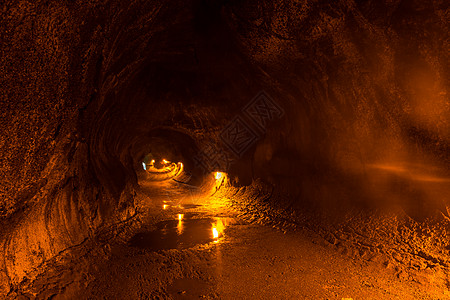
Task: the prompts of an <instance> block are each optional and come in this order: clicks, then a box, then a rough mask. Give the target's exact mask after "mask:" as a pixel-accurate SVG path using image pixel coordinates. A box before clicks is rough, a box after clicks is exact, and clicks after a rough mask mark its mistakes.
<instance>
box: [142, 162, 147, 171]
mask: <svg viewBox="0 0 450 300" xmlns="http://www.w3.org/2000/svg"><path fill="white" fill-rule="evenodd" d="M142 167H143V168H144V170H147V165H146V164H145V162H143V163H142Z"/></svg>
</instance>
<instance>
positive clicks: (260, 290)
mask: <svg viewBox="0 0 450 300" xmlns="http://www.w3.org/2000/svg"><path fill="white" fill-rule="evenodd" d="M158 184H159V185H160V186H159V187H161V186H163V185H165V184H167V183H158ZM174 184H176V183H173V182H172V183H170V185H172V188H173V189H172V190H173V191H175V192H173V193H172V195H169V197H166V196H167V195H165V194H164V193H162V194H161V191H163V190H166V189H161V188H158V189H156V190H153V189H152V186H147V187H145V186H143V195H147V196H148V197H150V198H152V199H153V201H149V202H148V203H147V208H148V209H149V212H150V211H152V213H148V215H147V216H144V217H143V220H145V219H146V218H147V220H150V219H151V220H153V223H152V225H150V226H145V223H144V225H143V226H142V227H141V228H140V229H139V230H137V232H136V233H135V234H134V235H133V236H132V237H131V238H130V239H129V240H128V241H127V242H126V243H122V244H114V245H111V247H110V249H109V253H110V254H109V255H108V259H107V260H106V261H105V262H104V263H101V264H98V265H97V266H95V268H94V269H92V270H90V271H89V276H90V279H89V282H87V283H85V286H84V287H83V288H82V289H80V288H78V289H76V290H74V291H72V290H71V289H70V288H68V289H67V292H66V293H65V295H66V296H68V295H70V297H76V298H78V299H113V298H114V299H450V295H449V293H448V292H447V291H445V290H430V289H429V287H427V286H424V284H423V283H419V282H415V281H413V280H410V279H408V278H403V277H401V276H398V272H397V269H395V267H394V266H392V265H391V264H386V263H385V262H383V261H378V260H377V259H371V260H367V259H366V260H362V259H357V258H352V257H349V255H348V253H346V252H345V251H338V249H337V248H336V247H335V246H334V245H331V244H329V243H327V242H325V241H324V240H323V239H322V238H321V237H319V236H317V235H315V234H314V233H312V232H308V231H297V232H288V233H283V232H281V231H279V230H277V229H274V228H271V227H268V226H263V225H255V224H251V223H248V222H246V221H244V220H242V219H240V218H239V217H237V214H236V212H234V211H233V209H231V208H230V207H229V206H227V203H226V201H225V200H223V199H217V198H215V197H209V198H203V199H199V198H196V194H195V191H190V192H189V191H188V192H187V191H186V189H185V187H183V188H181V187H178V188H174V186H173V185H174ZM147 188H148V190H147ZM183 189H184V191H183ZM177 193H178V194H177ZM164 195H165V196H164ZM177 195H178V196H183V197H181V198H180V197H178V196H177ZM170 196H171V197H170ZM144 198H145V197H144ZM144 198H143V199H144ZM144 200H145V199H144ZM144 206H145V205H144ZM157 207H159V210H157ZM144 215H145V214H144ZM155 220H159V221H155ZM55 298H56V299H58V298H61V299H63V298H65V296H64V293H63V294H61V295H58V296H56V297H55Z"/></svg>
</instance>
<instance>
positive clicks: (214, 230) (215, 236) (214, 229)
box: [212, 227, 219, 239]
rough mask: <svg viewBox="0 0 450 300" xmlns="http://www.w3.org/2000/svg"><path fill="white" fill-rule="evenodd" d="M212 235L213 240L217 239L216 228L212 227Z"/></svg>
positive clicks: (217, 232)
mask: <svg viewBox="0 0 450 300" xmlns="http://www.w3.org/2000/svg"><path fill="white" fill-rule="evenodd" d="M212 233H213V238H215V239H217V238H218V237H219V231H217V228H215V227H213V229H212Z"/></svg>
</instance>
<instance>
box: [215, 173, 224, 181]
mask: <svg viewBox="0 0 450 300" xmlns="http://www.w3.org/2000/svg"><path fill="white" fill-rule="evenodd" d="M222 177H223V173H222V172H216V180H220V179H221V178H222Z"/></svg>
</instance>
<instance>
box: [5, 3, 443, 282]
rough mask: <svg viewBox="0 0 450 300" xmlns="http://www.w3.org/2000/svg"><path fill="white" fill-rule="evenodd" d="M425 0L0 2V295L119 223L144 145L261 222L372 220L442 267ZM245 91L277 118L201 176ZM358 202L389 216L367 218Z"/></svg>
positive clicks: (439, 94) (433, 31) (436, 12)
mask: <svg viewBox="0 0 450 300" xmlns="http://www.w3.org/2000/svg"><path fill="white" fill-rule="evenodd" d="M425 2H426V3H425ZM425 2H424V3H417V2H408V1H394V2H375V1H356V2H354V1H344V0H343V1H337V2H335V3H333V4H330V3H327V1H315V2H313V3H307V2H304V3H303V4H301V5H300V4H299V5H296V4H294V3H293V2H292V3H291V2H289V1H288V2H286V3H284V2H283V3H282V2H281V1H275V2H273V1H261V2H258V3H252V2H250V1H191V2H189V4H186V3H183V1H173V3H172V2H170V3H164V2H152V3H146V2H144V1H137V2H135V3H133V4H132V5H125V4H121V3H120V2H117V1H110V2H107V3H100V2H98V3H97V2H95V1H94V2H92V3H91V4H89V5H81V4H78V3H75V4H70V5H69V4H63V3H53V2H51V3H48V4H46V5H45V6H44V7H43V8H39V4H29V3H26V2H24V1H23V2H22V1H20V4H16V5H12V4H11V5H8V6H7V7H5V12H2V14H6V15H7V16H9V19H6V18H5V20H8V21H2V23H1V26H2V27H1V28H2V32H3V35H4V38H2V40H5V41H6V42H5V43H2V46H1V49H2V53H5V54H6V55H4V56H3V55H2V58H1V65H2V70H4V71H2V84H3V83H4V84H3V85H2V86H4V87H5V88H4V91H5V92H4V93H3V94H2V99H4V101H3V100H2V121H1V126H2V132H3V133H4V134H2V138H1V143H0V145H1V149H2V150H1V151H2V159H3V160H4V163H3V164H2V168H1V170H2V187H1V189H2V190H1V194H2V199H1V202H0V216H1V218H2V223H1V224H2V227H1V233H2V234H1V236H2V245H3V247H2V249H3V259H2V262H1V263H0V267H1V270H2V272H1V277H0V281H1V282H2V288H3V290H5V291H9V290H10V289H11V288H14V287H16V286H17V285H19V284H20V282H22V281H23V280H24V279H26V278H32V277H33V276H34V275H33V274H35V273H33V272H36V270H38V269H39V266H41V265H42V264H43V263H45V262H46V261H48V260H50V259H51V258H53V257H55V256H57V255H59V254H61V253H63V252H65V251H66V250H67V249H70V248H71V247H74V246H77V245H82V244H83V243H86V242H87V241H89V240H90V239H92V238H94V237H95V236H96V235H97V234H99V232H101V231H102V229H103V228H106V227H108V226H115V225H114V224H117V223H120V222H124V221H126V220H131V219H132V218H133V217H134V216H136V214H137V211H138V209H139V207H137V206H138V205H137V204H136V202H135V199H134V196H135V190H136V189H137V188H138V187H139V185H140V184H142V180H145V178H144V179H143V178H142V177H143V175H145V174H146V173H142V171H143V170H142V168H141V167H142V162H143V160H144V158H145V157H146V156H147V155H150V154H151V157H155V158H156V159H167V160H168V161H171V162H176V163H178V162H182V163H183V168H184V170H183V172H184V175H185V179H187V180H188V182H186V183H188V184H190V185H193V186H202V185H203V184H205V182H207V181H208V180H210V179H209V178H210V177H208V176H210V173H213V172H215V171H222V172H226V173H227V174H228V176H229V178H230V181H229V186H227V187H226V188H224V189H222V190H221V191H220V193H223V197H228V198H233V201H234V203H235V205H236V206H237V207H241V208H242V209H243V210H245V211H246V212H247V213H248V214H258V213H259V211H258V209H259V207H264V208H267V215H264V216H265V217H267V216H268V218H269V219H273V221H274V222H278V221H277V220H276V219H277V218H278V219H281V220H282V221H283V222H288V223H292V224H301V225H304V223H306V224H307V226H310V227H311V228H314V229H315V230H318V231H321V232H324V235H327V234H328V233H329V232H334V231H339V230H343V229H342V228H346V226H347V225H349V223H350V224H351V225H352V226H353V227H355V228H356V230H357V231H358V230H361V231H370V230H371V229H373V228H379V227H380V226H381V227H383V228H384V229H383V232H389V231H392V230H393V231H392V235H394V236H395V238H398V239H400V240H401V241H402V243H406V244H409V245H410V246H411V247H413V248H414V249H416V250H417V251H418V252H420V251H422V252H423V253H426V255H427V257H438V258H436V259H437V260H438V261H440V260H443V259H444V258H442V257H445V255H446V254H442V253H440V252H439V251H440V249H442V248H445V247H446V245H447V242H446V240H447V239H446V235H445V234H444V233H442V232H444V231H445V230H443V229H442V228H445V227H446V226H447V225H446V224H447V222H448V217H449V213H448V208H447V207H448V199H449V172H450V171H449V166H450V165H449V157H450V156H449V153H450V150H449V141H450V126H449V115H450V112H449V110H450V106H449V105H448V68H446V67H445V62H446V60H447V59H448V53H447V52H448V51H447V50H448V49H446V44H445V42H444V41H445V38H444V37H445V33H446V31H447V30H446V26H445V11H446V10H445V5H444V4H443V3H441V4H439V3H438V2H436V1H435V2H433V1H428V2H429V3H428V2H427V1H425ZM428 4H429V5H428ZM33 24H35V25H33ZM44 25H45V26H44ZM33 26H34V27H33ZM30 28H36V30H35V31H33V30H30ZM29 70H36V72H31V71H29ZM261 90H264V91H265V92H266V93H267V94H268V95H270V97H271V98H272V99H273V100H274V101H275V103H276V104H277V105H278V106H280V107H281V108H282V110H283V112H284V114H283V116H282V117H280V118H278V119H276V120H275V119H274V120H271V121H270V122H268V123H267V126H265V127H264V128H262V129H261V128H259V131H258V128H257V126H256V129H254V131H255V134H254V135H255V136H256V137H255V138H254V140H255V141H254V142H252V144H251V145H250V146H249V147H248V149H247V150H246V151H245V152H244V153H239V155H238V156H237V157H236V156H233V154H231V156H232V158H233V163H232V164H230V165H229V168H228V169H224V168H223V167H221V166H219V167H216V168H213V169H210V170H206V174H205V170H203V169H202V168H201V167H200V165H199V164H198V163H196V162H195V157H196V156H198V154H199V153H201V152H202V149H203V148H202V147H203V146H204V145H208V144H212V145H214V147H215V148H217V149H222V150H221V151H225V152H226V153H228V152H229V149H228V148H227V146H226V145H225V144H224V141H223V139H221V138H220V136H221V133H222V132H223V130H224V129H225V128H228V127H227V126H228V125H230V124H232V123H231V122H232V121H233V120H235V119H234V118H235V117H237V116H241V115H242V114H243V109H244V108H245V107H246V105H247V104H248V103H251V101H252V99H254V97H255V95H258V93H259V92H260V91H261ZM247 121H248V119H247ZM252 126H254V124H253V125H252ZM163 152H164V153H163ZM163 154H164V155H165V156H164V157H163ZM241 154H242V155H241ZM186 174H189V175H186ZM208 174H209V175H208ZM144 177H145V176H144ZM147 179H148V178H147ZM236 195H238V196H239V197H241V198H240V199H239V198H236ZM248 202H252V203H253V202H254V205H251V206H248V205H247V204H248ZM249 207H251V208H249ZM355 210H356V212H355V213H354V214H353V215H352V213H353V212H354V211H355ZM372 210H377V211H378V210H381V211H383V210H384V211H388V212H389V213H392V212H395V213H394V215H395V216H394V217H392V218H388V217H386V218H388V219H387V221H386V220H385V219H382V217H381V216H380V217H379V218H378V219H377V218H375V217H374V218H373V219H370V218H369V217H367V216H366V214H367V215H369V216H372ZM274 211H275V212H276V213H274ZM361 211H362V212H361ZM375 215H376V214H375ZM280 216H281V217H280ZM305 220H306V221H305ZM368 220H370V221H368ZM429 220H432V223H433V226H436V227H435V229H433V230H431V232H432V233H431V234H430V233H423V234H422V233H417V236H418V237H419V240H420V239H421V238H422V239H426V238H430V236H431V239H432V240H433V241H435V242H436V244H430V245H428V244H424V243H421V242H420V241H419V242H417V243H415V242H414V243H415V244H411V243H412V242H411V241H408V240H407V239H408V237H407V236H405V235H402V234H404V233H402V232H400V231H397V230H400V229H398V228H402V227H401V226H403V225H404V226H406V228H416V227H420V226H422V225H423V226H425V227H426V226H428V225H427V224H428V223H427V222H429ZM430 222H431V221H430ZM330 224H331V225H330ZM342 224H343V225H342ZM347 227H348V226H347ZM436 228H437V229H436ZM441 229H442V230H441ZM440 230H441V231H440ZM408 232H409V231H408ZM424 232H426V230H425V231H424ZM408 234H412V235H414V234H415V233H414V234H413V233H408ZM392 235H387V236H386V237H382V238H380V239H382V240H383V239H386V240H383V241H384V242H387V241H389V240H390V239H392ZM437 253H439V254H437Z"/></svg>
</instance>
